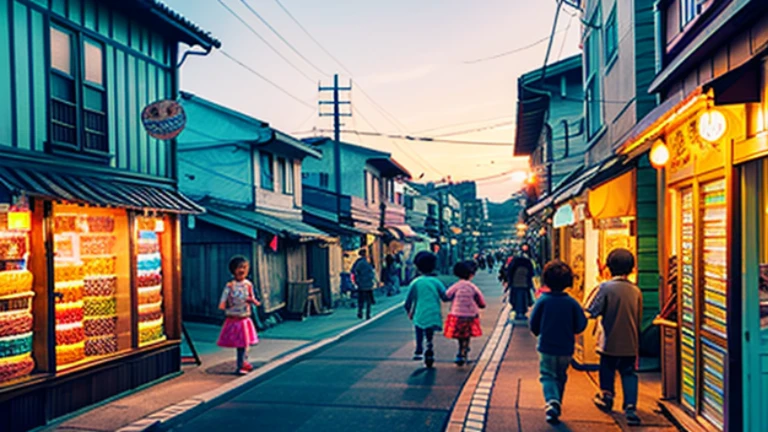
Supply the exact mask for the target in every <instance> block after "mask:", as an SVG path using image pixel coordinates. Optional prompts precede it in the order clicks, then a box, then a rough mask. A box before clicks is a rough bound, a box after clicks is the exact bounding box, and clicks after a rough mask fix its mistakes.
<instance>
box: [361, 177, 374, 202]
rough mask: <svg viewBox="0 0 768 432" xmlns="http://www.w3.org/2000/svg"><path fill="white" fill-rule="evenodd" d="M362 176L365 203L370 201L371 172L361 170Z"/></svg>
mask: <svg viewBox="0 0 768 432" xmlns="http://www.w3.org/2000/svg"><path fill="white" fill-rule="evenodd" d="M363 177H364V178H365V203H366V204H368V203H370V202H371V187H372V186H371V183H372V182H371V173H369V172H368V171H363Z"/></svg>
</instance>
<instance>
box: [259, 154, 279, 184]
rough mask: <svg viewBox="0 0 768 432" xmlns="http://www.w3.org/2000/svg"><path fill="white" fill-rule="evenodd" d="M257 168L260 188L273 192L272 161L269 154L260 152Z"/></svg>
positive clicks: (273, 174)
mask: <svg viewBox="0 0 768 432" xmlns="http://www.w3.org/2000/svg"><path fill="white" fill-rule="evenodd" d="M260 155H261V159H260V163H259V167H260V168H261V169H260V171H261V188H262V189H266V190H270V191H274V190H275V172H274V159H273V158H272V154H271V153H266V152H261V153H260Z"/></svg>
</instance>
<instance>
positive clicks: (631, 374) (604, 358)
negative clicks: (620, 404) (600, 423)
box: [600, 354, 639, 409]
mask: <svg viewBox="0 0 768 432" xmlns="http://www.w3.org/2000/svg"><path fill="white" fill-rule="evenodd" d="M636 367H637V357H634V356H632V357H615V356H610V355H605V354H601V355H600V390H602V392H603V394H604V395H606V394H607V395H610V397H613V395H615V394H616V392H615V391H614V385H615V381H616V371H618V372H619V375H620V376H621V388H622V390H623V392H624V409H626V408H627V407H628V406H633V407H634V406H637V392H638V385H639V384H638V379H637V368H636Z"/></svg>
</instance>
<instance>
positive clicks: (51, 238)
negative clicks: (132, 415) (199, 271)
mask: <svg viewBox="0 0 768 432" xmlns="http://www.w3.org/2000/svg"><path fill="white" fill-rule="evenodd" d="M180 42H181V43H185V44H187V45H189V46H195V45H197V46H200V47H202V48H203V49H205V50H206V51H210V50H211V49H212V48H214V47H218V46H219V42H218V41H217V40H216V39H214V38H213V37H211V36H210V35H209V34H208V33H205V32H204V31H202V30H201V29H200V28H198V27H197V26H195V25H194V24H192V23H191V22H189V21H187V20H186V19H184V18H183V17H181V16H180V15H178V14H177V13H175V12H174V11H172V10H170V9H168V8H167V7H166V6H164V5H163V4H161V3H160V2H155V1H153V0H144V1H134V0H127V1H122V2H107V1H98V2H97V1H88V0H85V1H83V0H68V1H64V0H50V1H45V0H34V1H33V0H0V96H2V99H3V101H4V103H3V104H2V106H1V107H0V430H3V431H23V430H29V429H32V428H35V427H38V426H42V425H44V424H46V422H48V421H50V420H52V419H54V418H57V417H61V416H63V415H66V414H69V413H72V412H74V411H76V410H79V409H82V408H84V407H87V406H88V405H91V404H94V403H97V402H99V401H103V400H105V399H107V398H110V397H112V396H115V395H117V394H119V393H122V392H125V391H128V390H131V389H134V388H136V387H139V386H142V385H145V384H148V383H151V382H152V381H154V380H157V379H160V378H162V377H164V376H167V375H169V374H173V373H175V372H178V371H179V369H180V346H179V345H180V339H181V274H180V271H181V270H180V269H181V251H180V249H179V244H180V241H179V240H180V226H179V217H180V216H179V215H180V214H184V213H198V212H200V211H202V209H201V208H200V207H199V206H197V205H196V204H195V203H194V202H192V201H190V200H188V199H187V198H185V197H184V196H182V195H181V194H179V193H178V191H177V169H176V156H175V151H174V148H175V145H176V144H175V141H174V140H170V141H159V140H156V139H154V138H151V137H150V136H149V135H148V134H147V132H145V130H144V128H143V126H142V122H141V120H140V114H141V111H142V109H143V108H144V107H145V106H147V105H148V104H150V103H152V102H155V101H158V100H163V99H171V100H173V99H175V98H176V96H177V89H178V80H177V61H178V57H179V56H178V45H179V43H180Z"/></svg>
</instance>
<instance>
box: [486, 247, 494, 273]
mask: <svg viewBox="0 0 768 432" xmlns="http://www.w3.org/2000/svg"><path fill="white" fill-rule="evenodd" d="M486 261H487V262H488V273H491V274H493V266H494V265H496V261H495V260H494V259H493V252H491V253H489V254H488V257H487V258H486Z"/></svg>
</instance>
